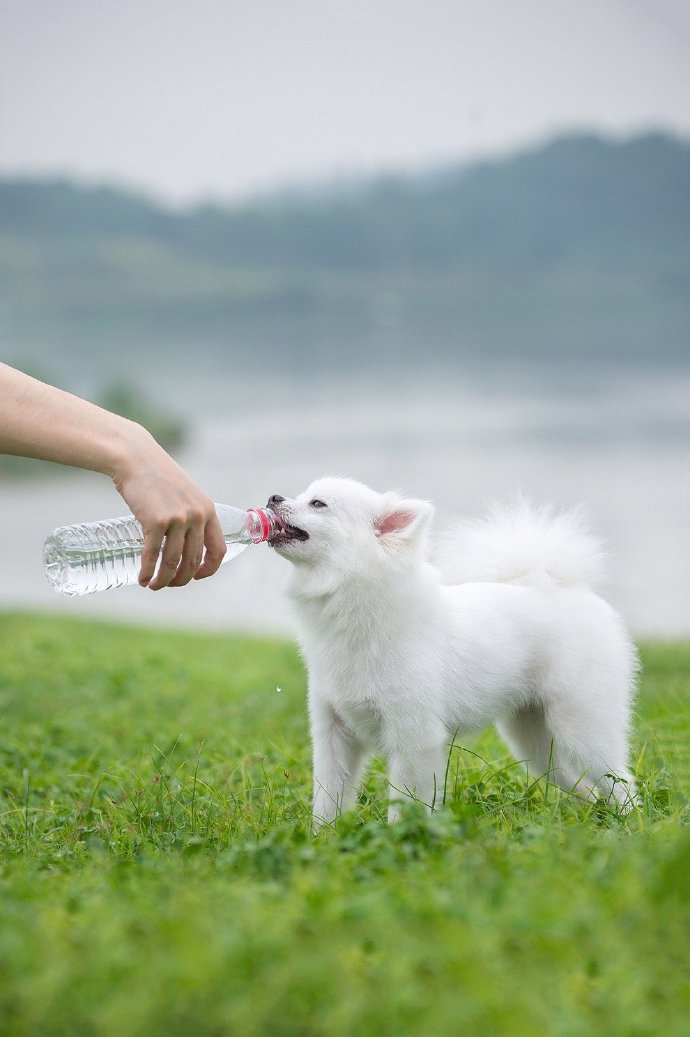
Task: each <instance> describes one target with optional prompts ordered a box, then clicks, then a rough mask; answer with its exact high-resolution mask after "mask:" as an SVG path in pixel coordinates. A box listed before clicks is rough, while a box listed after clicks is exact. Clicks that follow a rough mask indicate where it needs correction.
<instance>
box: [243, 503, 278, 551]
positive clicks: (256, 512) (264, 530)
mask: <svg viewBox="0 0 690 1037" xmlns="http://www.w3.org/2000/svg"><path fill="white" fill-rule="evenodd" d="M280 524H281V523H280V519H279V518H278V516H277V515H276V513H275V511H272V510H271V509H270V508H250V509H249V511H248V512H247V530H248V531H249V535H250V537H251V538H252V543H253V544H263V542H264V541H265V540H268V539H269V537H271V536H272V535H273V533H275V531H276V530H277V529H279V528H280Z"/></svg>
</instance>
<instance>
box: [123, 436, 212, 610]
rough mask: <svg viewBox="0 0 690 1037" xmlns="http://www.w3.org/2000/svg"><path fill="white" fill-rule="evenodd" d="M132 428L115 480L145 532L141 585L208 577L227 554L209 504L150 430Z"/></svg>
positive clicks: (175, 584)
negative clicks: (130, 441) (128, 443)
mask: <svg viewBox="0 0 690 1037" xmlns="http://www.w3.org/2000/svg"><path fill="white" fill-rule="evenodd" d="M134 429H135V430H136V431H135V433H134V434H133V437H132V438H133V442H132V443H131V445H130V446H129V448H128V449H127V450H126V451H124V452H123V457H122V461H121V463H120V464H119V465H118V467H117V468H116V470H115V471H114V473H113V481H114V483H115V486H116V487H117V490H118V492H119V493H120V494H121V495H122V496H123V497H124V499H125V501H126V502H127V504H128V505H129V507H130V509H131V511H132V514H133V515H134V517H135V518H136V519H137V520H138V522H139V523H140V524H141V526H142V529H143V531H144V538H145V539H144V550H143V553H142V556H141V569H140V571H139V583H140V585H141V586H142V587H149V589H150V590H161V589H162V588H163V587H183V586H185V584H187V583H189V581H190V580H191V579H195V580H202V579H204V578H205V577H206V576H212V575H213V574H214V573H215V572H216V571H217V569H218V567H219V566H220V563H221V562H222V560H223V556H224V555H225V552H226V550H227V548H226V544H225V539H224V537H223V531H222V529H221V526H220V522H219V521H218V516H217V515H216V509H215V508H214V506H213V502H212V501H211V500H210V498H208V497H207V496H206V495H205V494H204V493H202V491H201V490H200V489H199V487H198V486H197V485H196V483H195V482H194V481H193V480H192V479H191V477H190V476H189V475H187V473H186V472H185V471H184V469H182V468H180V466H179V465H178V464H177V463H176V462H175V461H173V459H172V458H171V457H170V455H169V454H167V453H166V452H165V450H163V448H162V447H160V446H159V445H158V443H156V441H155V440H154V439H153V437H152V436H151V435H150V434H149V433H148V432H146V431H145V430H144V429H143V428H141V426H134ZM161 546H162V548H163V550H162V554H161ZM204 549H205V551H204ZM159 555H160V562H158V557H159ZM157 562H158V569H157V570H156V563H157ZM154 573H155V575H154Z"/></svg>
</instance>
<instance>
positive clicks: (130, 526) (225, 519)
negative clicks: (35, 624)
mask: <svg viewBox="0 0 690 1037" xmlns="http://www.w3.org/2000/svg"><path fill="white" fill-rule="evenodd" d="M215 508H216V512H217V514H218V519H219V521H220V524H221V528H222V530H223V535H224V537H225V543H226V544H227V548H228V549H227V552H226V554H225V557H224V558H223V563H225V562H228V561H230V559H231V558H236V557H237V555H238V554H240V553H241V552H242V551H244V549H245V547H248V546H249V544H261V543H263V541H265V540H268V539H269V537H270V536H271V535H272V534H273V533H274V532H275V530H276V529H278V528H279V527H280V525H281V523H280V519H279V518H278V516H277V515H276V514H275V512H273V511H271V510H270V508H250V510H249V511H244V510H243V509H242V508H233V507H231V506H230V505H228V504H216V505H215ZM143 547H144V533H143V530H142V528H141V526H140V525H139V523H138V522H137V520H136V519H135V518H134V516H133V515H125V516H124V517H123V518H117V519H105V520H104V521H101V522H81V523H79V524H77V525H75V526H60V528H59V529H54V530H53V532H52V533H50V534H49V536H48V537H47V538H46V541H45V544H44V545H43V571H44V572H45V574H46V577H47V578H48V582H49V583H50V585H51V586H52V588H53V590H55V591H57V593H58V594H66V595H68V596H69V597H75V596H78V595H81V594H94V593H95V592H96V591H104V590H112V589H114V588H115V587H126V586H128V585H131V584H135V583H137V582H138V576H139V569H140V567H141V554H142V551H143Z"/></svg>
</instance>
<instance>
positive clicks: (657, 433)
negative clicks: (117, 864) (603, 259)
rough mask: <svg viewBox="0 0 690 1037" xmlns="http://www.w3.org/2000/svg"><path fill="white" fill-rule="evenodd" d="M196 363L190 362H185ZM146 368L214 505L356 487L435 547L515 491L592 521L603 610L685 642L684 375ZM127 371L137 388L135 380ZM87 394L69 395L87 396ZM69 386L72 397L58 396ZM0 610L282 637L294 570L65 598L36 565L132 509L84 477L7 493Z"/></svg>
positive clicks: (688, 386) (254, 554) (495, 366)
mask: <svg viewBox="0 0 690 1037" xmlns="http://www.w3.org/2000/svg"><path fill="white" fill-rule="evenodd" d="M181 357H184V360H181V359H180V358H181ZM174 359H175V362H174V363H172V364H169V365H165V364H160V363H158V362H154V359H152V358H151V357H150V356H149V357H148V358H147V354H146V353H145V351H142V359H141V363H140V364H139V365H138V367H137V368H136V372H137V374H136V377H137V378H138V380H140V381H141V382H142V384H143V385H144V387H145V389H146V391H147V393H148V394H149V395H150V396H151V397H152V398H154V399H159V400H161V401H164V402H165V404H166V406H167V407H168V408H169V409H171V410H172V411H174V412H176V413H180V414H182V415H183V416H185V417H186V418H187V419H188V421H189V423H190V427H191V430H192V433H191V436H190V439H189V442H188V445H187V447H186V449H185V450H184V452H183V453H182V454H181V455H180V457H179V460H180V461H181V463H182V464H183V465H184V466H185V467H186V468H187V469H188V470H189V471H190V472H191V473H192V475H193V476H194V477H195V478H196V479H197V480H198V482H199V483H200V484H201V485H202V486H203V487H204V489H205V490H206V491H207V492H208V493H209V494H210V495H211V496H212V497H213V498H214V499H215V500H217V501H222V502H225V503H230V504H237V505H242V506H250V505H254V504H261V503H264V502H265V501H266V498H267V497H268V496H269V495H270V494H272V493H281V494H283V495H285V496H292V495H294V494H296V493H298V492H300V491H301V490H303V489H304V488H305V487H306V486H307V484H308V483H309V482H310V481H311V480H312V479H314V478H316V477H318V476H320V475H324V474H331V475H344V476H352V477H354V478H357V479H360V480H363V481H364V482H367V483H369V484H370V485H372V486H374V487H375V488H377V489H380V490H384V489H390V488H399V489H402V490H404V491H406V492H408V493H409V494H411V495H414V496H422V497H427V498H428V499H430V500H432V501H433V502H434V503H435V505H436V509H437V518H436V524H437V528H438V529H442V528H443V527H444V526H446V525H448V524H449V523H451V522H452V520H453V518H454V517H456V516H458V515H461V514H463V515H464V514H477V513H480V512H481V511H482V509H483V508H484V506H485V504H486V502H487V501H488V500H490V499H492V498H495V497H496V496H504V495H506V494H510V493H512V492H514V491H516V490H521V491H523V492H524V493H526V494H527V495H529V496H531V497H532V498H534V499H536V500H538V501H543V500H546V501H551V502H555V503H557V504H561V505H571V504H583V505H584V506H585V508H586V510H587V512H588V513H589V514H590V516H591V518H592V519H593V521H594V523H595V525H596V526H597V528H598V529H600V530H601V532H602V534H603V535H604V537H605V538H606V541H607V543H608V545H609V547H610V550H611V554H612V562H611V571H612V579H611V583H610V591H609V595H608V596H609V598H610V600H611V601H612V602H613V603H614V604H615V605H616V606H617V607H618V608H620V609H621V611H622V612H623V614H624V616H625V618H626V620H627V621H628V622H629V623H630V624H631V626H632V628H633V629H634V631H635V632H636V633H637V634H638V635H642V636H645V637H663V638H671V637H680V636H687V635H688V634H690V368H688V367H687V366H686V365H683V364H679V365H677V366H676V367H674V368H673V369H671V368H670V367H665V366H661V367H660V366H658V365H649V366H644V367H637V368H635V367H634V366H633V365H630V364H628V365H625V366H624V367H622V368H619V367H617V366H616V365H610V366H609V367H607V368H605V369H603V370H602V368H601V367H600V366H598V365H592V366H591V369H590V368H589V366H588V365H587V364H586V363H583V362H582V360H580V362H579V363H578V364H577V365H573V366H572V367H569V366H568V364H567V362H565V361H563V359H561V361H559V363H558V365H554V366H553V367H551V366H550V365H549V364H548V362H546V361H544V362H543V363H540V364H539V363H534V364H525V363H521V364H520V365H517V364H516V365H512V366H511V364H510V363H509V362H492V363H488V364H480V363H475V364H468V365H465V366H459V365H455V366H453V365H449V366H447V367H435V368H428V367H425V366H424V360H423V357H420V359H419V362H418V364H417V365H416V366H415V367H413V368H411V367H410V365H409V364H406V365H402V364H398V363H397V362H396V359H395V356H394V355H393V354H391V356H390V358H389V360H388V361H387V362H386V363H384V364H378V365H377V366H376V367H375V368H373V367H367V368H362V369H361V370H359V371H357V370H356V369H350V370H349V371H348V372H347V373H344V372H343V371H342V370H340V371H339V372H337V373H335V372H334V373H330V372H329V371H327V370H323V369H321V368H319V367H318V365H316V366H315V367H314V369H310V368H309V365H306V367H305V369H304V370H303V371H302V372H301V373H295V372H294V371H293V372H292V373H290V374H283V373H281V372H280V366H281V365H280V364H277V363H272V364H271V365H270V366H269V365H267V368H268V369H267V370H266V371H264V372H259V371H258V370H256V368H255V369H254V371H253V372H252V371H247V370H243V371H242V372H241V373H240V372H238V371H234V370H233V369H232V368H231V367H230V366H229V364H228V361H227V360H225V361H223V360H221V359H214V358H213V357H208V356H204V355H202V354H197V353H195V350H194V348H193V347H190V349H189V351H188V353H187V354H186V356H185V354H181V353H180V352H179V351H178V352H177V353H176V354H175V358H174ZM132 371H133V369H130V370H129V371H128V372H127V373H128V375H129V376H130V377H132ZM88 381H89V376H88V372H87V374H84V372H83V371H82V373H81V375H78V374H75V376H74V380H73V381H72V382H71V383H70V387H71V388H73V389H74V390H75V391H78V392H82V391H88V387H89V386H88ZM63 384H65V382H64V380H63ZM0 506H1V508H2V515H3V536H2V540H1V541H0V607H2V608H31V609H41V610H51V611H54V612H58V613H60V614H63V615H80V616H89V617H108V618H116V619H121V620H123V621H127V622H134V623H146V624H151V623H155V624H169V625H174V626H179V627H192V626H194V627H202V628H208V629H214V630H216V629H220V630H223V629H240V630H245V631H257V632H258V631H261V632H265V631H275V632H281V633H282V632H286V631H289V630H290V629H291V620H290V614H289V608H288V604H287V602H286V600H285V598H284V596H283V593H282V585H283V583H284V579H285V576H286V572H287V563H286V562H284V561H283V560H282V559H280V558H278V557H276V556H275V555H273V554H272V553H271V551H270V550H269V549H267V548H266V547H264V546H261V547H257V548H253V549H252V548H250V549H248V550H247V551H246V552H244V554H243V555H241V556H240V557H239V558H237V559H235V560H233V561H231V562H229V563H228V564H227V566H225V567H223V569H222V570H221V572H220V573H219V574H218V575H217V576H216V577H214V578H213V579H211V580H207V581H203V582H201V583H199V584H193V585H191V586H189V587H187V588H185V589H181V590H172V591H164V592H162V593H159V594H154V593H152V592H148V591H143V590H141V589H139V588H129V589H126V590H119V591H113V592H109V593H104V594H101V595H95V596H92V597H88V598H82V599H77V600H70V599H62V598H59V597H57V596H56V595H55V594H54V593H53V592H52V591H51V590H50V589H49V587H48V585H47V583H46V582H45V580H44V577H43V575H42V572H41V547H42V543H43V539H44V537H45V535H46V533H47V532H48V531H49V530H50V529H51V528H53V527H54V526H57V525H62V524H65V523H70V522H78V521H87V520H90V519H97V518H104V517H107V516H116V515H119V514H122V513H123V510H124V509H123V505H122V500H121V498H120V497H119V496H118V494H117V493H116V492H115V490H114V489H113V488H112V487H111V486H110V484H109V482H108V480H107V479H105V478H103V477H102V476H98V475H92V474H90V473H74V474H71V473H69V474H61V475H60V477H55V478H48V479H35V480H24V481H21V482H20V481H15V482H12V481H8V480H5V481H4V482H0Z"/></svg>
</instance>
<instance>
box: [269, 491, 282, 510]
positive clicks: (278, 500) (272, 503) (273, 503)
mask: <svg viewBox="0 0 690 1037" xmlns="http://www.w3.org/2000/svg"><path fill="white" fill-rule="evenodd" d="M284 500H285V497H281V496H280V495H279V494H277V493H274V494H273V496H272V497H269V498H268V506H269V508H277V507H278V505H279V504H282V503H283V501H284Z"/></svg>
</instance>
